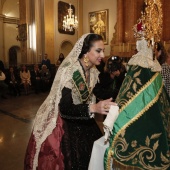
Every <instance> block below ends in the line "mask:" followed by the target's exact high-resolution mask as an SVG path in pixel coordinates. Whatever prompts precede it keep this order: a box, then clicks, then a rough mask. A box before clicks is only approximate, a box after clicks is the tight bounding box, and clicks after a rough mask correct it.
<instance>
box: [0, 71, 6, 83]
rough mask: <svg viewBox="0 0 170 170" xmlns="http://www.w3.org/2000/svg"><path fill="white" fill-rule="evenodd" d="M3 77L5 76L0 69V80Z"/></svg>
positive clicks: (3, 78)
mask: <svg viewBox="0 0 170 170" xmlns="http://www.w3.org/2000/svg"><path fill="white" fill-rule="evenodd" d="M5 78H6V76H5V74H4V73H3V72H2V71H0V80H1V81H2V80H5Z"/></svg>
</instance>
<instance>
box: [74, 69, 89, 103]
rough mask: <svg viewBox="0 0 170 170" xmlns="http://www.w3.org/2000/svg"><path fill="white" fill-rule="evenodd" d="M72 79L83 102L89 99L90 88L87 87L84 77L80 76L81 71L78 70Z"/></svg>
mask: <svg viewBox="0 0 170 170" xmlns="http://www.w3.org/2000/svg"><path fill="white" fill-rule="evenodd" d="M72 79H73V82H74V84H75V86H76V89H77V90H78V92H79V94H80V98H81V100H82V101H86V100H87V99H88V97H89V91H88V87H87V85H86V83H85V81H84V79H83V77H82V75H81V74H80V72H79V70H77V71H75V72H74V73H73V78H72Z"/></svg>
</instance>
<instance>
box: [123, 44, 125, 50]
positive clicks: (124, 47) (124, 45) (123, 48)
mask: <svg viewBox="0 0 170 170" xmlns="http://www.w3.org/2000/svg"><path fill="white" fill-rule="evenodd" d="M123 52H125V44H124V43H123Z"/></svg>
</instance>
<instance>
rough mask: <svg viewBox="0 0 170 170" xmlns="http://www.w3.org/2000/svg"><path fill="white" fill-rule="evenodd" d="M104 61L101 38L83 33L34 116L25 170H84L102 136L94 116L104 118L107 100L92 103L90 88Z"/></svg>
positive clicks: (107, 105) (95, 80) (108, 105)
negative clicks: (102, 116) (94, 146)
mask: <svg viewBox="0 0 170 170" xmlns="http://www.w3.org/2000/svg"><path fill="white" fill-rule="evenodd" d="M103 57H104V43H103V39H102V37H101V36H100V35H97V34H86V35H83V36H82V37H81V38H80V39H79V40H78V41H77V43H76V44H75V46H74V48H73V50H72V51H71V52H70V53H69V55H68V56H67V57H66V59H65V60H64V61H63V62H62V64H61V65H60V67H59V69H58V71H57V74H56V77H55V79H54V82H53V86H52V89H51V92H50V94H49V96H48V97H47V99H46V100H45V101H44V103H43V104H42V105H41V107H40V109H39V110H38V113H37V115H36V118H35V123H34V128H33V132H32V135H31V138H30V141H29V144H28V148H27V152H26V157H25V170H31V169H33V170H36V169H38V170H64V169H65V170H70V169H72V170H87V169H88V164H89V160H90V155H91V150H92V146H93V142H94V141H95V140H96V139H98V138H99V137H101V136H102V134H101V132H100V130H99V128H98V126H97V124H96V122H95V120H94V118H93V117H94V113H100V114H105V115H106V114H107V112H108V110H109V108H110V106H111V105H115V103H113V102H111V100H112V99H108V100H103V101H100V102H99V103H97V104H96V103H95V96H94V95H93V93H92V90H93V88H94V86H95V84H96V83H97V80H98V74H99V72H98V70H97V69H96V68H95V67H94V66H95V65H99V64H100V62H101V60H102V58H103Z"/></svg>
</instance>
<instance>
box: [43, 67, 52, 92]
mask: <svg viewBox="0 0 170 170" xmlns="http://www.w3.org/2000/svg"><path fill="white" fill-rule="evenodd" d="M50 78H51V73H50V71H49V70H48V69H47V66H46V65H42V70H41V80H42V91H43V92H45V91H47V90H49V87H50Z"/></svg>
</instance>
